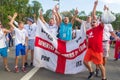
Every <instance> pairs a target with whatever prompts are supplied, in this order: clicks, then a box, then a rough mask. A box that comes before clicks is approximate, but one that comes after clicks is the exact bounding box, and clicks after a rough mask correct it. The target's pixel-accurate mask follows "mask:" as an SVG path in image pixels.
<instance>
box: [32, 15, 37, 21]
mask: <svg viewBox="0 0 120 80" xmlns="http://www.w3.org/2000/svg"><path fill="white" fill-rule="evenodd" d="M33 17H34V23H37V20H36V14H35V13H34V14H33Z"/></svg>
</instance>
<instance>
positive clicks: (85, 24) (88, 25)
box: [81, 20, 91, 31]
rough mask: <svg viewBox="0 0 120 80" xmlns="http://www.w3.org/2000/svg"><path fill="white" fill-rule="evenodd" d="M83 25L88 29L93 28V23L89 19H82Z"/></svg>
mask: <svg viewBox="0 0 120 80" xmlns="http://www.w3.org/2000/svg"><path fill="white" fill-rule="evenodd" d="M81 26H84V27H85V28H86V31H87V30H89V29H91V24H90V23H88V22H87V21H84V20H82V25H81Z"/></svg>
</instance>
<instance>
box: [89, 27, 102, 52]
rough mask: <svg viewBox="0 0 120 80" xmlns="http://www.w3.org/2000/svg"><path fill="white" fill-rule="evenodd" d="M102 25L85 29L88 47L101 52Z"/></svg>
mask: <svg viewBox="0 0 120 80" xmlns="http://www.w3.org/2000/svg"><path fill="white" fill-rule="evenodd" d="M103 28H104V27H103V26H102V25H98V26H97V27H95V28H92V29H90V30H88V31H87V36H88V48H91V49H92V50H94V51H96V52H102V51H103V48H102V38H103Z"/></svg>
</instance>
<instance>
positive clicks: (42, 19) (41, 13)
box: [39, 10, 46, 24]
mask: <svg viewBox="0 0 120 80" xmlns="http://www.w3.org/2000/svg"><path fill="white" fill-rule="evenodd" d="M39 18H40V19H41V21H42V22H43V23H44V24H45V23H46V21H45V19H44V17H43V12H42V10H40V16H39Z"/></svg>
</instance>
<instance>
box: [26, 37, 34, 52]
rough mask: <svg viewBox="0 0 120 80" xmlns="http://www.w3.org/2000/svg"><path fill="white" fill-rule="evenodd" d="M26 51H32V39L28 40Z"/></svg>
mask: <svg viewBox="0 0 120 80" xmlns="http://www.w3.org/2000/svg"><path fill="white" fill-rule="evenodd" d="M27 49H28V50H34V39H30V40H28V46H27Z"/></svg>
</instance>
